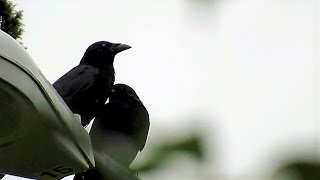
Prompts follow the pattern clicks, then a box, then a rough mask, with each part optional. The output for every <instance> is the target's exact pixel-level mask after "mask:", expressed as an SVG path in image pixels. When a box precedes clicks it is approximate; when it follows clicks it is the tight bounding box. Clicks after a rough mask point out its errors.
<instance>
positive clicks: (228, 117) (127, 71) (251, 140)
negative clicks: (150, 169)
mask: <svg viewBox="0 0 320 180" xmlns="http://www.w3.org/2000/svg"><path fill="white" fill-rule="evenodd" d="M315 1H316V0H303V1H302V0H291V1H289V0H269V1H267V0H254V1H253V0H252V1H251V0H237V1H235V0H233V1H232V0H224V1H223V0H219V1H212V2H211V1H209V0H207V1H205V0H203V2H202V1H200V0H199V1H192V0H189V1H187V0H176V1H172V0H162V1H152V2H151V1H148V0H136V1H129V0H109V1H107V0H105V1H103V0H91V1H90V3H89V2H88V1H76V0H68V1H65V0H55V1H49V0H43V1H35V0H29V1H25V0H13V2H14V3H16V4H18V6H17V9H22V10H24V24H25V31H26V32H25V35H24V39H23V42H24V43H25V45H26V46H27V47H28V52H29V53H30V54H31V56H32V57H33V58H34V60H35V62H36V63H37V64H38V66H39V68H40V69H41V70H42V72H43V73H44V75H45V76H46V77H47V78H48V80H49V81H51V82H54V81H55V80H56V79H58V78H59V77H60V76H62V75H63V74H64V73H66V72H67V71H68V70H69V69H71V68H72V67H73V66H75V65H77V64H78V63H79V61H80V58H81V57H82V55H83V53H84V51H85V49H86V48H87V47H88V45H90V44H91V43H93V42H95V41H98V40H108V41H111V42H121V43H127V44H129V45H131V46H132V47H133V48H132V49H130V50H128V51H125V52H123V53H121V54H119V55H118V56H117V57H116V61H115V69H116V82H122V83H127V84H129V85H130V86H132V87H133V88H135V89H136V91H137V92H138V94H139V96H140V97H141V98H142V100H143V101H144V103H145V105H146V106H147V108H148V110H149V112H150V115H151V123H152V124H151V130H150V134H151V135H150V138H149V140H148V143H149V144H155V143H156V142H153V141H154V140H156V138H153V137H159V136H164V137H171V136H176V134H179V133H181V131H183V130H184V129H192V127H193V126H195V127H202V128H205V130H204V131H205V132H207V133H208V138H207V141H208V143H209V144H208V148H209V149H208V152H209V153H210V158H209V159H210V160H213V159H214V162H213V161H212V162H211V161H210V162H209V165H212V167H209V169H210V168H215V169H214V170H213V171H215V172H218V173H219V174H224V175H225V176H226V177H237V176H240V175H250V176H251V175H256V174H258V175H259V174H264V173H266V172H269V171H270V170H272V169H270V168H272V165H273V163H274V162H273V160H274V159H275V158H276V157H277V156H279V152H282V153H284V154H288V152H287V150H283V149H284V148H288V147H289V148H290V149H291V151H292V153H295V152H300V151H302V152H309V153H313V152H312V151H311V148H312V147H313V146H314V144H312V143H313V142H314V139H315V136H316V134H317V133H316V131H317V128H316V127H315V125H317V123H316V119H317V116H318V107H317V106H315V105H317V102H318V101H319V96H318V95H317V93H316V92H315V90H316V83H315V82H316V81H317V78H315V77H316V75H317V74H316V71H315V70H316V69H317V68H316V66H315V65H316V64H317V61H318V59H317V60H316V57H317V56H318V55H317V54H316V53H315V52H316V48H317V47H315V45H316V42H317V41H316V33H315V28H316V26H315V22H316V19H315V10H316V8H315ZM206 2H207V3H206ZM316 7H317V6H316ZM189 116H192V117H193V119H195V118H198V119H196V121H191V120H189V119H188V118H187V119H186V118H185V117H189ZM318 125H319V124H318ZM177 129H178V130H177ZM318 129H319V128H318ZM161 130H166V133H164V132H163V131H161ZM161 133H162V134H161ZM149 147H151V145H149ZM147 148H148V146H147ZM213 153H215V154H213ZM289 154H291V153H289ZM168 173H172V174H171V175H169V176H168V177H176V176H177V177H178V176H179V175H174V172H170V171H169V172H168ZM176 174H178V173H176ZM181 174H182V175H181V176H179V177H183V179H186V177H189V178H190V176H189V174H188V172H187V171H186V172H182V173H181ZM9 179H12V180H14V179H19V178H14V177H12V176H11V177H10V176H7V177H6V178H4V180H9ZM154 179H156V178H154ZM159 179H161V177H160V175H159ZM162 179H163V177H162ZM165 179H166V178H165ZM175 179H176V178H175Z"/></svg>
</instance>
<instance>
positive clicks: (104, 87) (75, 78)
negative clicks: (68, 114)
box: [53, 41, 131, 126]
mask: <svg viewBox="0 0 320 180" xmlns="http://www.w3.org/2000/svg"><path fill="white" fill-rule="evenodd" d="M129 48H131V47H130V46H128V45H126V44H120V43H119V44H116V43H110V42H107V41H99V42H96V43H93V44H92V45H90V46H89V47H88V49H87V50H86V52H85V53H84V55H83V57H82V59H81V61H80V64H79V65H78V66H76V67H74V68H73V69H71V70H70V71H69V72H67V73H66V74H65V75H63V76H62V77H61V78H60V79H58V80H57V81H56V82H55V83H54V84H53V87H54V88H55V89H56V90H57V92H58V93H59V94H60V96H61V97H62V98H63V100H64V101H65V102H66V104H67V105H68V107H69V108H70V109H71V111H72V112H73V113H76V114H80V115H81V123H82V125H83V126H85V125H87V124H88V123H89V122H90V121H91V119H92V118H93V117H95V116H96V114H97V113H98V112H99V111H100V110H101V109H102V108H103V106H104V105H105V102H106V100H107V98H108V96H109V93H110V90H111V88H112V86H113V83H114V80H115V75H114V74H115V72H114V67H113V62H114V57H115V55H116V54H117V53H119V52H121V51H124V50H126V49H129Z"/></svg>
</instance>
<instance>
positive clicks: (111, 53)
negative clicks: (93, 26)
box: [80, 41, 131, 67]
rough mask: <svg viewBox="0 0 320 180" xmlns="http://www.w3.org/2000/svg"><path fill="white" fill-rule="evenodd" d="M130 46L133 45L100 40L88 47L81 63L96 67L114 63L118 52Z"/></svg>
mask: <svg viewBox="0 0 320 180" xmlns="http://www.w3.org/2000/svg"><path fill="white" fill-rule="evenodd" d="M130 48H131V46H129V45H126V44H121V43H111V42H108V41H98V42H96V43H93V44H91V45H90V46H89V47H88V49H87V50H86V52H85V53H84V55H83V57H82V59H81V61H80V64H89V65H93V66H95V67H100V66H102V65H104V64H112V63H113V60H114V57H115V55H116V54H117V53H119V52H121V51H124V50H126V49H130Z"/></svg>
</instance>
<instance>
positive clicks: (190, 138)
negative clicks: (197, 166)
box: [134, 134, 204, 172]
mask: <svg viewBox="0 0 320 180" xmlns="http://www.w3.org/2000/svg"><path fill="white" fill-rule="evenodd" d="M203 149H204V148H203V144H202V136H200V135H198V134H193V135H186V136H184V137H183V138H179V139H174V140H169V141H166V142H163V143H161V144H159V145H158V146H157V147H156V148H155V149H154V150H153V151H152V152H151V155H150V158H149V159H148V160H147V161H146V162H145V163H143V164H141V165H140V166H137V167H135V168H134V170H135V171H137V172H146V171H151V170H157V169H159V168H160V167H161V166H162V165H163V164H164V163H167V162H169V161H171V160H172V159H173V158H172V156H174V155H177V153H183V154H189V155H190V156H191V157H194V158H195V159H197V160H200V161H202V160H203V159H204V150H203Z"/></svg>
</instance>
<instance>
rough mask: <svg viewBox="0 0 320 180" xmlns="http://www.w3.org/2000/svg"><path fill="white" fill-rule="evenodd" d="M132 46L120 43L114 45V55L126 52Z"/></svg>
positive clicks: (112, 48)
mask: <svg viewBox="0 0 320 180" xmlns="http://www.w3.org/2000/svg"><path fill="white" fill-rule="evenodd" d="M130 48H131V46H129V45H126V44H120V43H117V44H116V43H115V44H113V46H112V47H111V50H112V51H113V52H114V53H116V54H117V53H119V52H121V51H124V50H127V49H130Z"/></svg>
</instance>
